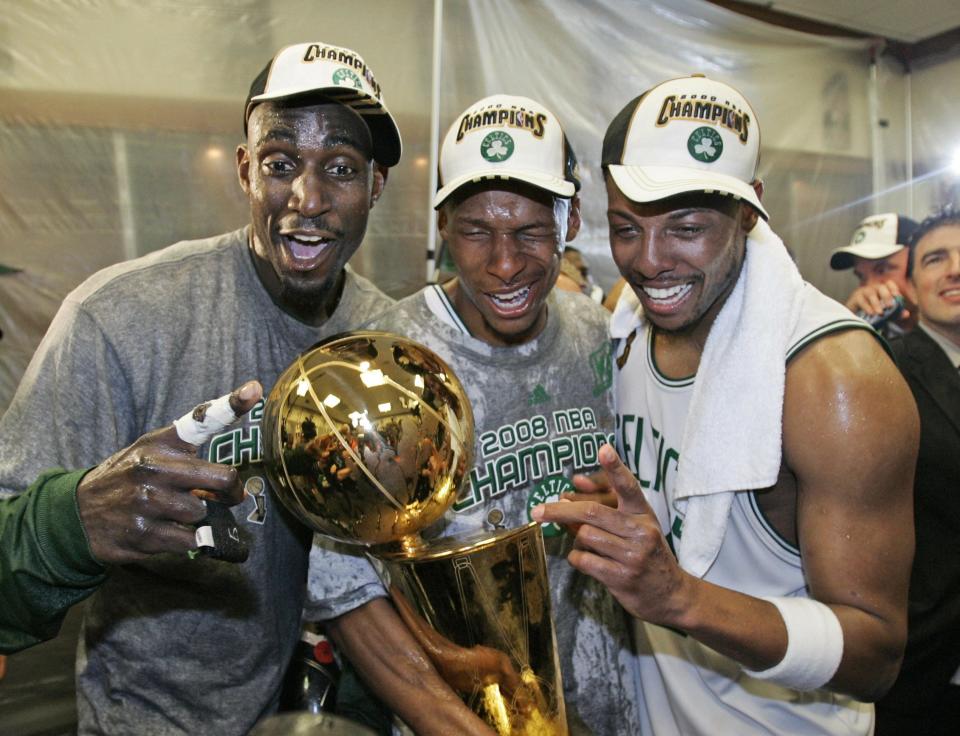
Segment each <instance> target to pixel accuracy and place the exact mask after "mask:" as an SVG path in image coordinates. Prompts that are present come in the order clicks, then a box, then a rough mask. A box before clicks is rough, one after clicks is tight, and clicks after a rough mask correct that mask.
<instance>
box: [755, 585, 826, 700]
mask: <svg viewBox="0 0 960 736" xmlns="http://www.w3.org/2000/svg"><path fill="white" fill-rule="evenodd" d="M763 600H765V601H769V602H770V603H772V604H773V605H775V606H776V607H777V610H778V611H780V615H781V616H782V617H783V623H784V625H785V626H786V627H787V653H786V654H785V655H783V659H782V660H780V662H779V663H778V664H776V665H774V666H773V667H771V668H769V669H766V670H763V671H762V672H753V671H751V670H744V672H746V673H747V674H748V675H750V677H755V678H757V679H758V680H770V681H771V682H775V683H777V684H778V685H783V686H784V687H789V688H792V689H793V690H816V689H818V688H821V687H823V686H824V685H826V684H827V683H828V682H830V679H831V678H832V677H833V676H834V674H836V672H837V668H838V667H839V666H840V660H841V659H842V658H843V629H842V628H841V627H840V621H839V619H837V615H836V614H835V613H834V612H833V611H832V610H831V609H830V608H829V606H826V605H824V604H823V603H820V602H819V601H814V600H810V599H809V598H793V597H771V598H763Z"/></svg>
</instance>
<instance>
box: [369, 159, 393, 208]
mask: <svg viewBox="0 0 960 736" xmlns="http://www.w3.org/2000/svg"><path fill="white" fill-rule="evenodd" d="M389 173H390V169H388V168H387V167H386V166H383V165H382V164H378V163H376V162H374V164H373V186H371V187H370V207H371V208H373V205H375V204H376V203H377V200H378V199H380V195H381V194H383V189H384V187H385V186H387V175H388V174H389Z"/></svg>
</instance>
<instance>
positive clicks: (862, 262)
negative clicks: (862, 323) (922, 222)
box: [830, 212, 917, 337]
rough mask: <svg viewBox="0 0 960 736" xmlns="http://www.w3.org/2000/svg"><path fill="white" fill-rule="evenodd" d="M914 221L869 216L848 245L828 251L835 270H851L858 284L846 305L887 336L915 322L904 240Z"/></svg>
mask: <svg viewBox="0 0 960 736" xmlns="http://www.w3.org/2000/svg"><path fill="white" fill-rule="evenodd" d="M916 229H917V223H916V222H914V221H913V220H911V219H910V218H909V217H903V216H902V215H897V214H894V213H892V212H888V213H886V214H883V215H871V216H870V217H867V218H865V219H864V220H863V221H862V222H861V223H860V224H859V225H858V226H857V229H856V230H854V231H853V236H852V237H851V238H850V244H849V245H846V246H844V247H842V248H837V249H836V250H835V251H833V253H831V254H830V267H831V268H832V269H834V270H835V271H844V270H846V269H848V268H852V269H853V275H854V276H856V277H857V279H858V280H859V281H860V285H859V286H858V287H857V288H856V289H854V290H853V292H852V293H851V294H850V297H849V298H848V299H847V308H848V309H850V311H852V312H856V313H857V315H858V316H860V317H863V318H864V319H866V320H867V321H868V322H870V323H871V324H873V325H874V326H876V327H877V329H879V330H881V332H883V333H884V335H886V336H887V337H893V336H894V335H897V334H902V333H903V332H904V331H909V330H910V329H912V328H913V327H914V325H916V323H917V307H916V304H914V303H913V302H912V301H911V300H910V298H909V296H908V293H909V288H908V287H907V254H908V252H909V248H908V246H907V243H909V242H910V238H911V236H912V235H913V232H914V231H915V230H916Z"/></svg>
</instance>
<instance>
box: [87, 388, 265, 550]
mask: <svg viewBox="0 0 960 736" xmlns="http://www.w3.org/2000/svg"><path fill="white" fill-rule="evenodd" d="M262 397H263V387H262V386H261V385H260V384H259V383H258V382H257V381H248V382H247V383H245V384H243V385H242V386H240V387H239V388H238V389H236V390H235V391H233V392H232V393H231V394H229V395H228V396H224V397H221V398H220V399H217V400H216V401H213V402H207V403H205V404H201V405H199V406H198V407H197V408H196V409H194V410H193V412H191V413H190V414H187V415H184V416H183V417H181V418H180V419H178V420H177V421H176V422H175V423H174V424H172V425H169V426H167V427H164V428H163V429H157V430H154V431H153V432H149V433H147V434H145V435H143V436H142V437H140V438H139V439H138V440H137V441H136V442H134V443H133V444H132V445H130V446H129V447H126V448H124V449H122V450H120V451H119V452H117V453H116V454H114V455H112V456H110V457H109V458H107V459H106V460H105V461H104V462H102V463H101V464H100V465H98V466H97V467H96V468H94V469H93V470H91V471H90V472H89V473H87V474H86V475H85V476H84V478H83V480H82V481H80V484H79V486H77V506H78V508H79V510H80V520H81V521H82V522H83V526H84V529H85V530H86V532H87V538H88V539H89V541H90V549H91V551H92V552H93V555H94V557H96V558H97V559H98V560H99V561H100V562H102V563H104V564H122V563H125V562H132V561H135V560H140V559H143V558H145V557H148V556H150V555H153V554H157V553H160V552H186V551H189V550H195V549H196V548H197V542H196V537H195V532H196V529H195V527H194V525H195V524H197V522H199V521H201V520H202V519H203V518H204V517H205V516H206V515H207V507H206V505H205V504H204V503H203V501H201V499H210V500H215V501H218V502H220V503H223V504H226V505H229V506H232V505H234V504H237V503H240V501H242V500H243V488H242V487H241V485H240V479H239V476H238V474H237V471H236V469H235V468H233V467H230V466H227V465H219V464H216V463H210V462H207V461H205V460H201V459H200V458H198V457H197V448H198V447H200V446H201V445H203V444H204V443H205V442H206V441H207V440H209V439H210V438H211V437H213V436H214V435H216V434H218V433H219V432H222V431H223V429H225V428H226V427H227V426H229V425H230V424H231V423H232V422H233V421H235V420H236V419H239V418H240V417H241V416H243V415H244V414H246V413H247V412H248V411H250V409H252V408H253V407H254V406H255V405H256V403H257V402H258V401H260V399H261V398H262Z"/></svg>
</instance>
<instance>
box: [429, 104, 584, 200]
mask: <svg viewBox="0 0 960 736" xmlns="http://www.w3.org/2000/svg"><path fill="white" fill-rule="evenodd" d="M439 169H440V176H439V180H438V184H437V194H436V196H435V197H434V198H433V206H434V208H435V209H436V208H438V207H440V205H442V204H443V203H444V201H445V200H446V199H447V198H448V197H449V196H450V195H451V194H453V193H454V192H455V191H456V190H457V189H459V188H460V187H462V186H465V185H466V184H472V183H474V182H478V181H483V180H485V179H513V180H516V181H522V182H525V183H527V184H531V185H533V186H535V187H538V188H540V189H544V190H546V191H548V192H551V193H553V194H556V195H559V196H561V197H572V196H573V195H574V194H575V193H576V192H577V190H579V189H580V178H579V172H578V170H577V157H576V156H575V155H574V153H573V149H572V148H571V147H570V144H569V142H568V141H567V136H566V135H565V134H564V132H563V128H561V127H560V122H559V121H558V120H557V117H556V115H554V114H553V113H552V112H550V111H549V110H548V109H547V108H545V107H544V106H543V105H541V104H540V103H539V102H535V101H534V100H531V99H529V98H528V97H514V96H510V95H493V96H492V97H485V98H484V99H482V100H480V101H479V102H475V103H474V104H473V105H471V106H470V107H469V108H467V109H466V110H465V111H464V112H463V113H462V114H460V115H459V116H457V119H456V120H455V121H454V123H453V125H451V126H450V129H449V130H448V131H447V134H446V136H445V137H444V139H443V145H442V146H441V147H440V166H439Z"/></svg>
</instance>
